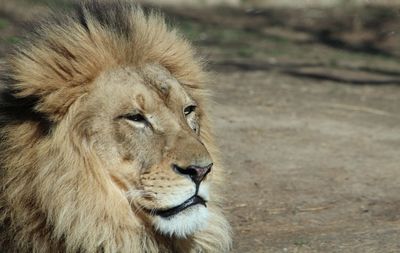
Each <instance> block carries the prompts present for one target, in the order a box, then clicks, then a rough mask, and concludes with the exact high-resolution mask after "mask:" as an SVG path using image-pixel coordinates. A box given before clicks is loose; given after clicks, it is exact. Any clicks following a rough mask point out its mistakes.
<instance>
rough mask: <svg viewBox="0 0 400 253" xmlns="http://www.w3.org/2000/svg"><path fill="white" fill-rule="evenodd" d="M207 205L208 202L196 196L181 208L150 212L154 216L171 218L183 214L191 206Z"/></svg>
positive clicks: (180, 206) (181, 205)
mask: <svg viewBox="0 0 400 253" xmlns="http://www.w3.org/2000/svg"><path fill="white" fill-rule="evenodd" d="M206 203H207V201H205V200H204V199H203V198H202V197H200V196H198V195H194V196H193V197H191V198H190V199H188V200H186V201H185V202H183V203H182V204H180V205H179V206H175V207H172V208H169V209H155V210H154V209H153V210H151V211H150V213H151V214H152V215H158V216H161V217H163V218H168V217H171V216H173V215H176V214H178V213H180V212H182V211H183V210H185V209H187V208H189V207H191V206H195V205H203V206H205V207H207V205H206Z"/></svg>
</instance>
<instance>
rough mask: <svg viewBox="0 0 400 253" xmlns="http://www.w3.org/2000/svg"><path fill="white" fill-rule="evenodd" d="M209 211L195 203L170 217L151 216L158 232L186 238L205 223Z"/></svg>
mask: <svg viewBox="0 0 400 253" xmlns="http://www.w3.org/2000/svg"><path fill="white" fill-rule="evenodd" d="M208 215H209V211H208V209H207V207H205V206H203V205H195V206H192V207H190V208H188V209H185V210H183V211H182V212H180V213H178V214H176V215H173V216H170V217H161V216H154V217H153V225H154V227H155V228H156V230H157V231H158V232H160V233H161V234H164V235H168V236H176V237H179V238H186V237H188V236H190V235H193V234H194V233H195V232H197V231H199V230H201V229H202V228H204V227H205V226H206V225H207V222H208Z"/></svg>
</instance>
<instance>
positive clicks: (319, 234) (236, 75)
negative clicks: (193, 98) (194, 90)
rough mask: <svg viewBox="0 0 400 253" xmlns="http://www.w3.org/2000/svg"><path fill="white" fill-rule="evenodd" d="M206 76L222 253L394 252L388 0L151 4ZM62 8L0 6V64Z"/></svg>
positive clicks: (18, 3)
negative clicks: (223, 199)
mask: <svg viewBox="0 0 400 253" xmlns="http://www.w3.org/2000/svg"><path fill="white" fill-rule="evenodd" d="M140 2H141V3H142V4H143V5H145V6H147V7H156V8H160V9H161V10H162V11H163V12H164V13H165V14H166V16H167V17H168V20H169V22H170V23H171V24H173V25H175V26H177V27H178V28H179V29H180V30H181V32H182V33H183V34H184V35H185V36H186V37H187V38H188V39H189V40H191V41H193V43H194V44H195V45H196V47H197V48H198V53H199V55H201V56H202V57H204V58H205V59H206V60H207V61H208V63H209V64H208V68H209V70H210V71H212V74H213V76H214V78H213V79H214V87H215V89H214V97H215V100H216V101H217V104H216V106H215V107H214V112H215V122H216V128H217V129H216V130H217V135H218V142H219V145H220V146H221V149H222V153H223V156H224V161H225V164H226V169H227V189H226V195H227V204H226V212H227V215H228V217H229V220H230V222H231V223H232V226H233V228H234V233H235V242H234V250H233V252H238V253H239V252H240V253H242V252H352V253H353V252H362V253H366V252H400V211H399V210H400V194H399V193H400V0H369V1H368V0H303V1H298V0H164V1H156V0H152V1H150V0H149V1H146V0H143V1H140ZM48 5H50V6H51V7H52V8H56V9H57V8H64V9H65V10H66V11H69V10H70V9H71V6H72V3H71V1H66V0H65V1H64V0H0V60H1V58H2V57H4V56H5V55H6V54H7V52H8V51H9V50H10V48H11V47H12V46H13V45H15V44H17V43H18V42H19V41H21V38H22V36H23V35H24V34H23V32H22V29H21V27H23V26H24V24H26V23H32V22H33V21H35V20H37V19H39V18H41V17H42V16H44V15H46V12H47V11H48V9H47V7H46V6H48Z"/></svg>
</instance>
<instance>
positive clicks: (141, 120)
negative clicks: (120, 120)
mask: <svg viewBox="0 0 400 253" xmlns="http://www.w3.org/2000/svg"><path fill="white" fill-rule="evenodd" d="M125 118H126V119H127V120H130V121H134V122H139V123H146V122H147V120H146V118H145V117H144V116H143V115H142V114H140V113H137V114H128V115H126V116H125Z"/></svg>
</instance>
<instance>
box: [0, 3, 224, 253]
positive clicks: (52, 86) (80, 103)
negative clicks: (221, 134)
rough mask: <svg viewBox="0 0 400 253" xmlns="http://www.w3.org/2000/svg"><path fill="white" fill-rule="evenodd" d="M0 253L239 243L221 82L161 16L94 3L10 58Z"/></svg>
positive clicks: (194, 248)
mask: <svg viewBox="0 0 400 253" xmlns="http://www.w3.org/2000/svg"><path fill="white" fill-rule="evenodd" d="M0 76H1V81H0V84H1V99H0V138H1V143H0V185H1V188H0V251H1V252H3V253H4V252H40V253H42V252H85V253H86V252H87V253H91V252H122V253H124V252H138V253H140V252H143V253H144V252H163V253H164V252H171V253H172V252H227V251H229V250H230V248H231V232H230V231H231V229H230V225H229V223H228V221H227V219H226V218H225V216H224V214H223V211H222V207H223V200H222V197H221V194H220V193H219V192H220V191H221V187H223V176H224V172H223V168H222V165H221V162H220V161H219V159H218V156H219V155H218V153H219V151H218V149H217V147H216V145H215V143H214V137H213V133H212V123H211V120H210V117H211V115H210V105H211V104H210V99H209V95H208V94H209V92H208V90H209V89H210V85H209V83H211V78H209V77H208V76H209V74H208V73H207V72H206V71H205V70H204V61H203V60H201V59H200V58H199V57H198V56H197V54H196V53H195V51H194V49H193V48H192V46H191V45H190V43H189V42H188V41H187V40H186V39H185V38H184V37H183V36H182V35H180V34H179V33H178V32H177V31H176V30H174V29H172V28H170V27H169V26H168V25H166V23H165V19H164V18H163V16H162V15H160V14H159V13H158V12H154V11H148V12H145V11H143V9H141V8H140V7H138V6H137V5H136V4H133V3H131V2H129V1H93V0H92V1H86V2H84V3H81V4H79V6H78V7H77V8H75V9H74V11H73V12H72V13H69V14H60V13H56V14H53V15H50V16H49V17H47V18H45V19H44V20H43V21H42V22H40V23H39V24H38V25H37V26H36V28H35V29H34V30H33V32H32V33H30V35H28V36H27V38H26V41H25V42H23V43H22V44H21V45H19V46H18V47H17V48H16V50H15V51H13V52H12V53H10V55H9V56H8V57H7V58H6V60H5V63H4V64H2V71H1V74H0Z"/></svg>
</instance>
